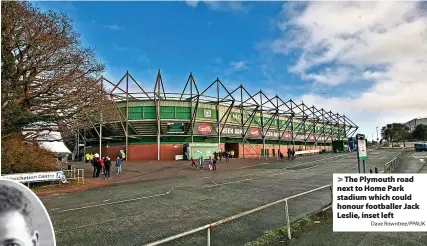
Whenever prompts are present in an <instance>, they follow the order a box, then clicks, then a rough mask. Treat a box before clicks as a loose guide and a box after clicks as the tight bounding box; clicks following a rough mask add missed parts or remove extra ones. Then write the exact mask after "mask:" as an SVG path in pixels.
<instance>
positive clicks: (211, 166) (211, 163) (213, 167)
mask: <svg viewBox="0 0 427 246" xmlns="http://www.w3.org/2000/svg"><path fill="white" fill-rule="evenodd" d="M217 161H218V158H214V159H212V157H211V156H209V159H208V165H209V171H212V170H216V163H217ZM204 163H205V159H204V158H203V156H200V158H199V166H197V164H196V161H195V160H194V158H193V157H191V166H192V167H195V168H198V169H200V171H203V165H204Z"/></svg>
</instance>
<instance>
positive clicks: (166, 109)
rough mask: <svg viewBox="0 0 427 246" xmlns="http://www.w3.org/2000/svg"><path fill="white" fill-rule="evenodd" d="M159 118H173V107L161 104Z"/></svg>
mask: <svg viewBox="0 0 427 246" xmlns="http://www.w3.org/2000/svg"><path fill="white" fill-rule="evenodd" d="M160 118H161V119H175V107H172V106H161V107H160Z"/></svg>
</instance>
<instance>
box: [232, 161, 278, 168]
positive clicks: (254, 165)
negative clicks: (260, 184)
mask: <svg viewBox="0 0 427 246" xmlns="http://www.w3.org/2000/svg"><path fill="white" fill-rule="evenodd" d="M267 164H276V163H274V162H265V163H261V164H255V165H250V166H246V167H241V168H239V169H245V168H250V167H257V166H263V165H267Z"/></svg>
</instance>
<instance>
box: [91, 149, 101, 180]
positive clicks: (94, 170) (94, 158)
mask: <svg viewBox="0 0 427 246" xmlns="http://www.w3.org/2000/svg"><path fill="white" fill-rule="evenodd" d="M98 159H99V154H95V155H94V156H93V159H92V160H91V161H90V163H91V164H92V167H93V177H94V178H96V173H97V170H98V169H97V166H98ZM98 176H99V175H98Z"/></svg>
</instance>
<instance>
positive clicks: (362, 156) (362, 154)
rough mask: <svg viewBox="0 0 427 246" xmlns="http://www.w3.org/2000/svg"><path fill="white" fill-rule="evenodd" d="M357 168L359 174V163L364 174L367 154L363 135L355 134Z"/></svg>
mask: <svg viewBox="0 0 427 246" xmlns="http://www.w3.org/2000/svg"><path fill="white" fill-rule="evenodd" d="M356 139H357V167H358V169H359V173H360V161H362V163H363V173H366V159H368V154H367V150H366V138H365V135H363V134H357V135H356Z"/></svg>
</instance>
